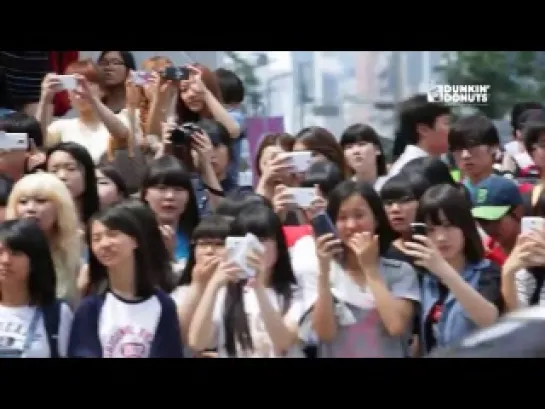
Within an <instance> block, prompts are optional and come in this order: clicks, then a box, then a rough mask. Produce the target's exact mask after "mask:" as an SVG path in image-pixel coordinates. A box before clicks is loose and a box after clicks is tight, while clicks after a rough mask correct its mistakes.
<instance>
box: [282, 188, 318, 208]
mask: <svg viewBox="0 0 545 409" xmlns="http://www.w3.org/2000/svg"><path fill="white" fill-rule="evenodd" d="M286 192H287V193H288V194H290V195H291V196H292V197H293V201H294V202H295V203H296V204H297V206H299V207H301V208H303V209H307V208H309V207H310V206H311V204H312V202H313V201H314V199H315V198H316V189H315V188H313V187H289V188H287V189H286Z"/></svg>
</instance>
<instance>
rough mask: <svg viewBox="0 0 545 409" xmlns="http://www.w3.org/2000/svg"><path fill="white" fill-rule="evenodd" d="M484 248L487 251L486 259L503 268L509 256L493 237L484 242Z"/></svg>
mask: <svg viewBox="0 0 545 409" xmlns="http://www.w3.org/2000/svg"><path fill="white" fill-rule="evenodd" d="M484 248H485V251H486V255H485V257H486V258H487V259H488V260H490V261H492V262H493V263H496V264H497V265H499V266H503V263H505V260H507V254H505V252H504V251H503V249H502V248H501V247H500V246H499V244H498V243H496V241H495V240H493V239H492V238H491V237H488V238H487V239H486V240H485V241H484Z"/></svg>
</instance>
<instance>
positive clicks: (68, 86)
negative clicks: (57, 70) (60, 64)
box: [57, 75, 78, 91]
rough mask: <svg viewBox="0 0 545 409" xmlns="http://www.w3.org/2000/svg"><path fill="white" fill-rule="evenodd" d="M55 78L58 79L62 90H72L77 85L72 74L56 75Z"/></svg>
mask: <svg viewBox="0 0 545 409" xmlns="http://www.w3.org/2000/svg"><path fill="white" fill-rule="evenodd" d="M57 79H58V80H59V81H60V83H61V86H62V89H63V90H66V91H73V90H75V89H76V88H77V86H78V84H77V81H76V77H75V76H74V75H57Z"/></svg>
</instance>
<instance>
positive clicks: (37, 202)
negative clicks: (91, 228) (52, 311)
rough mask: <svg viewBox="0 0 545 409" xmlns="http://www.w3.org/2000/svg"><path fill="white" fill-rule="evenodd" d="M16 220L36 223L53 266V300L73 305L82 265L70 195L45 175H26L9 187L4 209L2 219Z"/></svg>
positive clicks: (79, 243)
mask: <svg viewBox="0 0 545 409" xmlns="http://www.w3.org/2000/svg"><path fill="white" fill-rule="evenodd" d="M17 218H25V219H33V220H35V221H37V222H38V224H39V225H40V227H41V228H42V230H43V231H44V233H45V235H46V237H47V240H48V242H49V246H50V251H51V256H52V258H53V262H54V263H55V272H56V274H57V296H58V297H59V298H63V299H65V300H66V301H68V302H69V303H70V304H71V305H75V304H76V302H77V300H78V298H79V296H78V292H77V287H76V280H77V277H78V274H79V273H80V271H81V269H82V265H83V261H82V259H81V257H82V236H81V233H80V230H79V222H78V218H77V213H76V209H75V207H74V201H73V200H72V198H71V197H70V192H68V189H67V188H66V186H65V185H64V184H63V183H62V182H61V181H60V180H59V179H58V178H56V177H55V176H53V175H50V174H48V173H36V174H33V175H27V176H25V177H24V178H22V179H21V180H20V181H19V182H17V183H16V184H15V186H14V187H13V191H12V192H11V195H10V197H9V200H8V205H7V207H6V219H17Z"/></svg>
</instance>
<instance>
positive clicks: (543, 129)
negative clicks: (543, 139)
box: [522, 121, 545, 153]
mask: <svg viewBox="0 0 545 409" xmlns="http://www.w3.org/2000/svg"><path fill="white" fill-rule="evenodd" d="M541 135H545V121H536V122H530V123H528V124H526V126H525V127H524V131H523V132H522V138H523V142H524V147H525V148H526V150H527V151H528V152H529V153H532V152H533V150H534V145H535V144H536V143H537V141H538V140H539V137H540V136H541Z"/></svg>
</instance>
